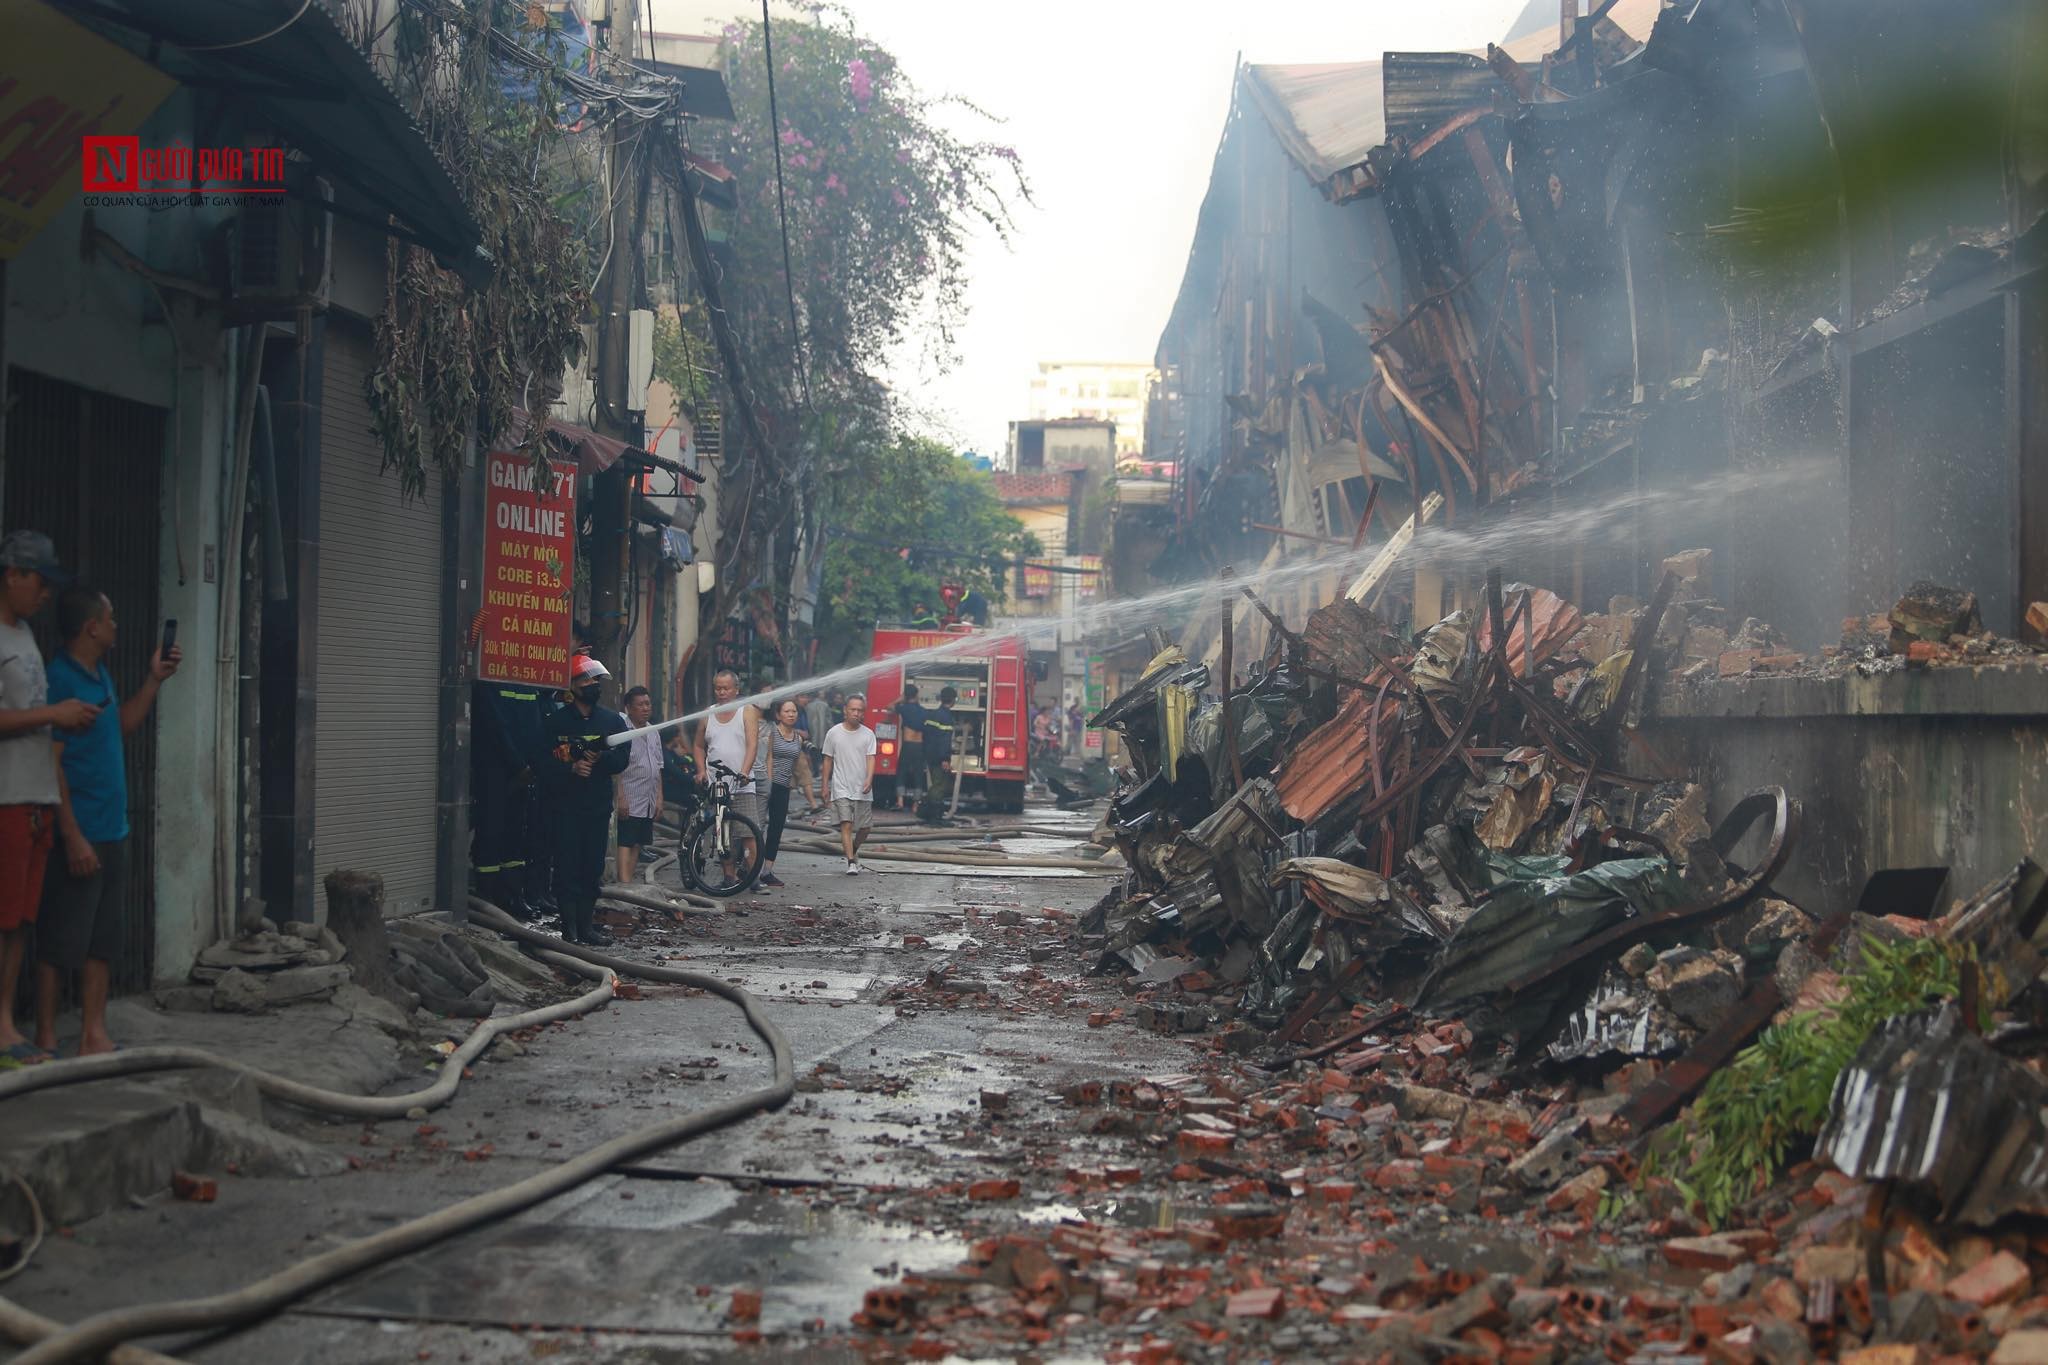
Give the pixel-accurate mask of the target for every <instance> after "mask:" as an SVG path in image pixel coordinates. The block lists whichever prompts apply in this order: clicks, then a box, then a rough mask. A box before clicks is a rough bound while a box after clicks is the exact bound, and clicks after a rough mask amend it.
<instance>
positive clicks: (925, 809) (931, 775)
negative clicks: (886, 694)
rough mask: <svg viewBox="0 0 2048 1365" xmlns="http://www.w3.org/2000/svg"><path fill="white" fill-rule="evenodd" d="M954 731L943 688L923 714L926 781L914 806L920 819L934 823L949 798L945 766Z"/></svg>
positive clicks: (948, 691) (955, 726)
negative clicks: (935, 700)
mask: <svg viewBox="0 0 2048 1365" xmlns="http://www.w3.org/2000/svg"><path fill="white" fill-rule="evenodd" d="M958 728H959V721H958V719H957V718H956V717H955V716H954V715H953V689H952V688H950V687H948V688H944V689H942V690H941V691H940V692H939V704H938V707H937V708H936V709H935V710H928V711H926V712H925V713H924V761H925V771H926V774H927V782H926V784H925V793H924V800H923V801H921V802H919V803H918V807H917V818H918V819H920V820H937V819H938V818H939V817H940V816H942V815H944V814H945V813H946V806H947V804H948V803H949V802H950V801H951V800H952V799H953V775H952V774H951V773H949V772H947V771H946V765H948V764H950V763H951V762H952V761H953V735H954V732H955V731H956V730H957V729H958Z"/></svg>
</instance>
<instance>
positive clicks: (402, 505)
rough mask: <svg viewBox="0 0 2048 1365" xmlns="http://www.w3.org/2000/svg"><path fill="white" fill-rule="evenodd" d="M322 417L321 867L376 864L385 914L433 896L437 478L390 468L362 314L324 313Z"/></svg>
mask: <svg viewBox="0 0 2048 1365" xmlns="http://www.w3.org/2000/svg"><path fill="white" fill-rule="evenodd" d="M326 352H327V358H326V367H325V370H324V372H323V374H322V395H321V404H322V409H323V411H322V417H321V423H320V583H319V590H318V591H319V652H318V654H317V656H316V657H317V660H318V669H319V678H318V688H319V691H318V697H319V703H318V706H317V707H316V709H315V716H316V719H315V722H314V734H313V752H314V782H315V787H314V796H313V867H314V871H315V874H316V875H317V876H319V877H323V878H324V877H325V876H326V875H327V874H328V873H329V872H331V871H333V870H334V869H336V868H348V869H351V870H354V871H361V872H374V873H376V874H377V875H379V876H381V877H382V878H383V879H384V905H385V909H386V911H387V912H388V913H391V914H407V913H410V912H412V911H415V910H422V909H432V908H434V905H433V901H434V856H435V795H436V781H437V774H436V769H435V749H436V740H435V737H436V735H437V734H438V732H439V730H440V713H439V694H438V686H439V681H440V654H441V486H440V482H439V480H436V479H429V480H428V482H427V493H426V496H425V497H423V498H421V499H419V500H417V501H414V502H406V501H404V500H403V499H401V498H400V496H399V491H398V478H397V476H396V475H395V474H391V475H387V474H385V473H383V472H381V465H382V453H381V450H380V447H379V446H378V443H377V438H376V435H375V433H374V431H373V430H372V428H371V425H370V409H369V404H368V402H367V401H366V400H365V398H364V397H363V379H364V376H365V375H367V374H368V372H369V368H370V356H371V352H370V333H369V329H368V328H367V327H363V326H360V325H359V324H355V323H352V322H348V321H346V320H344V319H341V318H332V319H330V320H329V322H328V325H327V339H326Z"/></svg>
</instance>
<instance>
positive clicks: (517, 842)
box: [471, 653, 953, 945]
mask: <svg viewBox="0 0 2048 1365" xmlns="http://www.w3.org/2000/svg"><path fill="white" fill-rule="evenodd" d="M571 673H572V676H571V679H570V689H569V692H568V695H567V699H566V700H558V699H557V697H556V696H555V695H553V694H550V693H548V692H546V691H545V690H543V689H537V688H533V687H518V686H512V685H509V684H499V683H478V684H476V695H475V697H474V699H473V715H474V722H473V725H472V745H471V755H472V769H471V788H472V796H473V802H474V804H473V806H472V814H471V833H472V859H473V861H472V866H473V873H474V882H475V887H476V891H477V894H478V895H479V896H481V897H483V898H484V899H485V900H488V901H490V902H491V903H492V904H495V905H497V906H499V907H501V908H502V909H504V910H506V911H507V912H508V913H510V914H512V915H513V916H515V917H517V918H519V919H523V920H533V919H538V918H542V917H545V916H559V917H560V921H561V925H562V934H563V936H564V937H565V938H568V939H570V940H571V941H572V942H577V943H584V944H590V945H598V944H602V943H605V942H606V941H607V940H606V939H604V938H603V937H601V936H600V934H599V931H598V929H597V925H596V903H597V900H598V897H599V895H600V894H601V892H602V889H603V881H604V873H605V859H606V850H607V849H608V848H615V850H616V851H615V852H614V853H613V855H612V856H613V857H614V858H615V859H616V862H615V864H614V869H613V870H614V873H615V876H616V879H617V880H618V881H619V882H630V881H632V880H633V878H634V877H635V876H636V875H637V874H638V872H639V868H640V859H641V857H642V855H643V853H644V852H645V851H646V850H648V849H649V848H650V847H651V846H652V845H653V842H654V836H655V833H656V829H657V825H658V822H660V821H661V820H662V819H663V818H664V816H667V815H669V814H670V813H671V812H672V811H673V812H675V814H676V815H678V816H680V815H681V813H682V811H683V810H684V808H685V807H687V806H690V805H693V804H694V803H695V802H696V800H698V799H699V798H700V797H701V795H702V793H703V792H704V790H705V789H706V788H707V786H708V784H709V783H711V782H713V781H724V782H725V783H726V785H727V789H728V791H729V793H730V796H731V805H732V811H733V813H734V814H736V815H740V816H743V817H745V819H746V821H747V823H746V824H744V825H740V826H738V828H739V829H740V831H741V834H740V836H739V838H738V839H737V840H736V848H735V853H736V855H737V859H738V861H740V862H743V863H745V864H747V865H752V864H754V863H755V861H756V860H757V859H758V861H759V867H760V871H759V875H758V878H757V880H756V882H755V885H757V886H759V887H763V888H766V889H770V890H773V889H776V888H779V887H782V886H783V885H785V883H784V882H783V880H782V878H780V877H779V876H777V875H776V873H775V861H776V858H777V856H778V855H779V853H780V852H781V848H782V839H783V834H784V832H785V831H786V829H787V828H788V824H789V820H790V817H791V814H792V808H793V805H794V803H795V801H796V799H797V798H798V797H801V798H802V799H803V801H804V803H805V805H804V807H803V809H802V812H801V813H802V814H804V815H813V814H817V813H819V812H821V811H827V810H829V814H830V819H831V821H832V823H833V824H834V825H836V826H837V829H838V834H839V841H840V849H841V852H843V853H844V854H845V858H846V872H847V873H848V875H857V874H859V873H861V872H863V871H865V869H864V868H863V867H862V865H861V862H860V848H861V845H862V844H863V843H864V842H865V841H866V839H867V837H868V833H869V830H870V829H871V827H872V823H873V812H874V800H875V773H876V765H877V755H878V745H877V742H876V737H875V732H874V730H873V728H871V727H870V726H869V725H868V724H867V720H866V709H867V704H866V699H865V698H864V697H861V696H859V695H858V694H855V695H852V696H848V695H846V694H844V693H842V692H841V691H839V690H838V689H832V690H830V691H827V692H824V693H816V694H814V693H810V692H792V693H789V694H788V695H785V696H782V697H778V698H775V699H774V700H772V701H771V702H770V703H769V704H768V705H766V706H761V707H757V706H754V705H751V704H747V703H743V702H742V701H741V700H740V697H741V693H742V684H741V681H740V678H739V676H738V675H737V674H736V673H733V672H732V671H731V670H720V671H719V672H718V673H717V674H716V675H714V677H713V679H712V685H711V690H712V708H711V710H710V711H709V713H708V714H707V715H706V716H705V717H704V718H703V720H702V721H700V722H698V723H697V724H694V725H678V726H675V727H673V728H670V729H667V730H666V731H665V733H664V732H663V731H661V730H658V729H656V728H654V699H653V696H652V695H651V694H650V693H649V691H648V689H646V688H645V687H633V688H629V689H628V690H627V691H626V693H625V694H624V696H623V697H622V699H621V704H622V705H623V707H624V712H623V714H621V713H620V712H615V711H611V710H609V709H607V708H606V707H604V706H603V705H602V704H601V703H600V700H599V698H600V697H601V696H602V693H603V688H604V684H605V683H606V681H607V680H608V679H609V678H610V671H609V670H608V669H607V668H606V667H605V666H604V664H603V663H601V662H600V661H599V660H597V659H596V658H595V657H593V656H592V655H590V654H588V653H578V654H577V655H576V656H575V659H574V661H573V663H572V666H571ZM757 694H758V689H757ZM952 702H953V696H952V689H950V688H948V689H946V690H945V691H944V692H942V693H941V694H940V698H939V705H938V706H936V707H933V708H929V709H927V708H924V707H922V706H919V705H918V704H917V700H916V689H915V688H914V687H913V688H911V689H910V690H909V692H908V695H907V697H906V706H905V707H901V708H899V721H901V723H904V724H906V725H908V726H909V727H910V728H911V732H912V734H913V735H915V736H916V741H915V742H916V744H917V747H916V748H915V750H914V751H907V752H906V753H905V755H904V757H903V759H902V760H901V762H900V763H899V775H900V777H899V780H900V782H901V785H902V790H903V792H904V794H905V799H906V800H908V801H914V802H916V803H917V806H918V808H919V809H920V810H926V811H929V810H930V809H931V807H932V804H933V803H934V802H938V803H940V804H943V799H944V798H943V796H941V795H940V792H941V790H942V788H944V787H945V786H946V784H947V783H949V782H950V773H951V770H952V763H951V755H952V744H951V734H952V728H953V717H952V711H951V706H952ZM906 713H907V715H908V717H910V718H911V719H904V718H905V716H906ZM628 732H631V734H632V737H631V738H630V739H629V740H627V741H626V742H624V743H622V744H617V745H614V744H612V743H610V740H611V738H612V736H615V735H619V734H625V733H628ZM927 736H929V737H931V742H930V743H926V742H924V741H925V740H926V737H927ZM927 754H929V755H930V758H927V757H926V755H927ZM614 822H616V824H614ZM756 830H757V831H759V839H758V846H757V841H756V839H755V837H754V835H753V834H752V833H751V831H756ZM726 870H727V872H728V873H730V870H731V869H730V867H728V868H727V869H726Z"/></svg>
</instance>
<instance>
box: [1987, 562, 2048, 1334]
mask: <svg viewBox="0 0 2048 1365" xmlns="http://www.w3.org/2000/svg"><path fill="white" fill-rule="evenodd" d="M2035 605H2036V606H2039V605H2040V603H2038V602H2037V603H2035ZM1991 1365H2048V1331H2044V1330H2042V1329H2040V1328H2028V1329H2026V1330H2024V1331H2018V1332H2007V1333H2006V1334H2005V1336H2004V1337H2003V1338H2002V1339H2000V1341H1999V1343H1998V1349H1997V1350H1995V1351H1993V1352H1992V1353H1991Z"/></svg>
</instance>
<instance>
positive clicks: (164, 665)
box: [36, 584, 184, 1057]
mask: <svg viewBox="0 0 2048 1365" xmlns="http://www.w3.org/2000/svg"><path fill="white" fill-rule="evenodd" d="M57 629H58V632H59V635H60V637H61V638H62V640H63V642H64V644H63V648H61V649H60V650H58V651H57V653H56V654H55V655H54V656H53V657H52V658H51V660H50V666H49V677H50V697H51V700H53V701H59V702H61V701H68V700H74V699H75V700H78V701H82V702H84V703H86V704H87V705H88V706H91V707H93V708H94V709H95V714H94V718H93V722H92V724H91V725H90V726H88V727H86V729H84V730H83V731H81V732H79V733H77V734H72V735H60V736H58V738H57V742H56V746H55V747H56V757H57V784H58V791H59V795H60V796H61V798H62V800H61V803H60V804H59V806H58V808H57V848H56V850H55V852H54V853H53V855H52V856H51V858H50V868H49V872H48V873H47V875H46V876H45V879H44V882H43V906H42V913H41V914H40V916H38V918H37V921H36V926H37V934H36V1046H37V1047H38V1048H40V1049H42V1050H43V1051H44V1052H54V1051H56V1048H57V995H58V991H59V988H60V987H61V985H62V984H63V983H62V974H63V973H67V972H77V973H79V976H80V990H79V1005H80V1010H81V1013H82V1014H83V1016H84V1023H83V1027H82V1028H81V1030H80V1032H79V1035H78V1055H79V1056H81V1057H88V1056H91V1055H93V1054H94V1053H99V1052H112V1051H113V1050H114V1040H113V1039H112V1038H111V1037H109V1036H108V1035H107V983H108V978H109V977H110V975H111V974H112V965H113V961H114V956H115V954H117V953H118V952H120V949H121V935H122V931H123V929H124V928H125V927H126V926H125V925H123V924H122V923H121V903H122V901H123V900H124V899H126V897H127V892H128V755H127V749H126V743H125V741H126V740H127V737H128V736H129V735H132V734H134V733H135V732H136V731H137V730H140V729H141V728H142V723H143V722H144V721H145V720H147V719H149V712H150V708H151V707H153V706H155V705H156V694H157V690H158V689H159V688H161V687H162V686H163V684H164V680H165V679H167V678H169V677H170V676H171V675H172V674H173V673H176V672H177V671H178V661H179V660H180V659H181V658H183V657H184V654H183V651H181V650H180V649H179V648H178V646H177V630H176V623H175V622H166V623H165V626H164V633H163V638H162V639H161V640H160V641H159V642H158V643H157V646H156V649H155V650H154V652H152V654H151V655H150V660H149V673H148V675H147V676H145V677H144V678H143V680H142V686H141V687H139V688H137V689H136V691H135V695H133V696H131V697H129V698H128V699H127V700H126V701H122V700H121V699H120V698H119V696H118V694H117V693H116V691H115V688H114V675H113V673H112V671H111V670H109V669H108V667H107V656H108V655H110V654H112V653H113V652H114V640H115V636H116V634H117V631H118V623H117V622H116V621H115V619H114V604H113V603H112V602H111V601H109V600H108V598H107V595H106V594H105V593H103V592H100V591H99V590H98V589H97V588H90V587H87V586H85V585H84V584H74V585H72V586H71V587H68V588H66V589H65V590H64V592H63V595H62V596H60V597H59V598H58V599H57Z"/></svg>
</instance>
